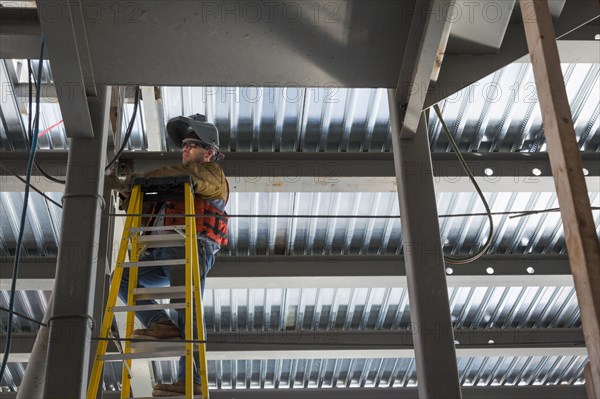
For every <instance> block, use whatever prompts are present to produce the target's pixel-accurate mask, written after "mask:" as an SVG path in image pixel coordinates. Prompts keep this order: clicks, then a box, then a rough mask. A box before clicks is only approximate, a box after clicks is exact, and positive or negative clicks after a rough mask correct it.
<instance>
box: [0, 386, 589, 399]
mask: <svg viewBox="0 0 600 399" xmlns="http://www.w3.org/2000/svg"><path fill="white" fill-rule="evenodd" d="M461 391H462V396H463V398H464V399H506V398H511V399H564V398H569V399H586V393H585V388H584V387H583V385H540V386H497V387H496V386H485V387H462V388H461ZM16 396H17V395H16V392H3V393H2V397H3V399H15V398H16ZM120 397H121V392H120V391H104V393H103V398H105V399H119V398H120ZM210 397H211V398H212V399H364V398H369V397H376V398H377V399H418V398H419V395H418V392H417V388H379V387H377V388H298V389H284V388H282V389H260V390H259V389H233V390H231V389H228V390H211V391H210Z"/></svg>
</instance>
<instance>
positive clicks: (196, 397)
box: [137, 395, 202, 399]
mask: <svg viewBox="0 0 600 399" xmlns="http://www.w3.org/2000/svg"><path fill="white" fill-rule="evenodd" d="M192 397H193V398H194V399H202V395H194V396H192ZM155 398H156V397H145V398H137V399H155ZM169 398H170V399H185V395H182V396H169Z"/></svg>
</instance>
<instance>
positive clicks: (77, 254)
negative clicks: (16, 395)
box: [44, 87, 110, 398]
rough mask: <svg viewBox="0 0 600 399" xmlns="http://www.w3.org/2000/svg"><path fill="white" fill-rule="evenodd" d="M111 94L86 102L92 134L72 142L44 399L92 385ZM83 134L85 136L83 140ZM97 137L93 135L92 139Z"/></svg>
mask: <svg viewBox="0 0 600 399" xmlns="http://www.w3.org/2000/svg"><path fill="white" fill-rule="evenodd" d="M109 100H110V88H106V87H101V88H100V90H99V91H98V97H95V98H90V99H88V103H89V110H90V115H91V116H92V125H93V129H94V132H87V133H89V134H85V133H86V132H78V134H75V135H72V137H85V136H88V137H89V136H93V137H94V138H91V139H90V138H73V139H71V144H70V150H69V160H68V165H67V183H66V186H65V194H64V196H63V216H62V224H61V235H60V248H59V252H58V260H57V270H56V279H55V283H54V291H53V298H54V303H53V307H52V317H51V318H50V320H49V337H48V342H49V346H48V357H47V362H46V378H45V386H44V397H45V398H83V397H85V393H86V389H87V381H88V362H89V357H90V356H89V354H90V337H91V332H92V327H93V323H92V320H93V318H92V314H93V304H94V295H95V292H94V290H95V288H96V272H97V270H96V268H97V263H98V259H97V257H98V248H99V235H100V234H99V233H100V213H101V210H102V206H103V204H104V201H103V198H102V193H103V187H104V165H105V164H106V143H107V136H108V133H107V132H108V129H109V127H110V124H109V114H108V107H109ZM79 133H81V134H79ZM91 133H93V134H91Z"/></svg>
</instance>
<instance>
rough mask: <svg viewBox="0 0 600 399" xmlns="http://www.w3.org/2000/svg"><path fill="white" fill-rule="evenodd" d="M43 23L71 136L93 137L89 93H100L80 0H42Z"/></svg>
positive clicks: (56, 85)
mask: <svg viewBox="0 0 600 399" xmlns="http://www.w3.org/2000/svg"><path fill="white" fill-rule="evenodd" d="M37 4H38V14H39V16H40V26H41V28H42V32H43V33H44V36H45V41H46V47H47V49H48V54H49V59H50V62H51V65H52V74H53V77H54V85H55V87H57V88H60V89H57V95H58V100H59V104H60V110H61V113H62V116H63V121H64V122H63V123H64V125H65V130H66V133H67V137H71V138H92V137H94V131H93V129H92V121H91V117H90V111H89V109H88V96H89V97H92V98H93V97H96V95H97V93H96V84H95V82H94V76H93V72H92V63H91V58H90V53H89V49H88V44H87V36H86V31H85V26H84V15H83V10H82V5H81V3H80V1H69V2H62V3H57V2H54V1H51V0H39V1H38V3H37Z"/></svg>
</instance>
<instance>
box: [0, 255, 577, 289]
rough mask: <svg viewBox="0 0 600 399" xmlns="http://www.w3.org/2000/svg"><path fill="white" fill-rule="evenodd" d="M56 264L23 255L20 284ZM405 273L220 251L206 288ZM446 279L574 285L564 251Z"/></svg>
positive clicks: (335, 281)
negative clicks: (216, 264) (562, 253)
mask: <svg viewBox="0 0 600 399" xmlns="http://www.w3.org/2000/svg"><path fill="white" fill-rule="evenodd" d="M12 262H13V260H12V258H6V259H2V261H1V262H0V289H8V286H9V284H10V277H11V275H10V271H11V270H12V268H11V265H12ZM55 265H56V258H38V259H28V258H24V259H22V262H21V266H20V272H19V282H18V284H17V289H42V290H50V289H52V284H53V283H54V273H55ZM365 265H369V267H368V268H365ZM489 268H492V269H493V272H494V273H493V274H490V273H489V270H488V269H489ZM448 272H449V273H450V271H448ZM405 276H406V272H405V265H404V260H403V258H402V257H401V256H362V255H361V256H323V257H319V256H283V255H281V256H240V257H232V256H222V255H220V256H219V267H216V268H214V269H213V270H211V273H210V278H209V279H208V280H207V288H208V289H234V288H247V289H253V288H257V289H258V288H302V287H309V286H310V287H313V288H336V287H340V288H352V287H356V288H364V287H367V288H374V287H406V277H405ZM447 280H448V286H450V287H481V286H485V287H511V286H528V287H533V286H554V287H561V286H572V285H573V279H572V277H571V273H570V268H569V262H568V258H567V256H565V255H500V256H484V257H482V258H480V259H479V260H477V261H475V262H473V263H470V264H467V265H453V266H451V274H448V276H447Z"/></svg>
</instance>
